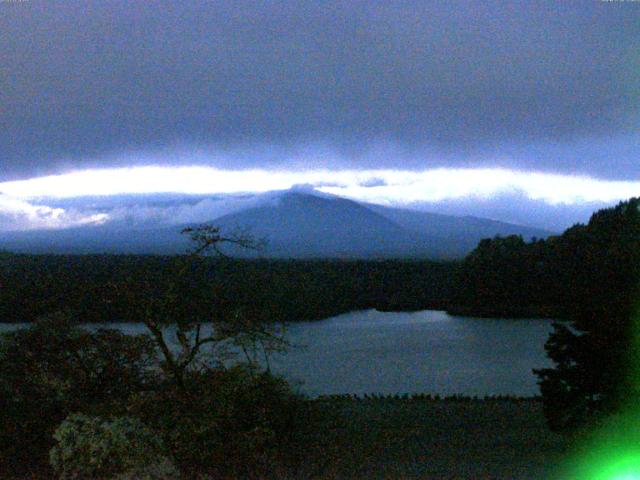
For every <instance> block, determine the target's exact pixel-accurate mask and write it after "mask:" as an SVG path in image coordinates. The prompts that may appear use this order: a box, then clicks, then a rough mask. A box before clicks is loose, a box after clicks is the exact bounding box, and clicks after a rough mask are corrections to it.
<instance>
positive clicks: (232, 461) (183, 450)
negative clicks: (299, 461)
mask: <svg viewBox="0 0 640 480" xmlns="http://www.w3.org/2000/svg"><path fill="white" fill-rule="evenodd" d="M132 412H133V414H135V415H139V416H140V417H141V418H142V419H143V420H144V421H145V422H146V423H147V424H148V425H151V426H153V427H154V428H155V429H156V430H157V431H159V432H161V434H162V436H163V440H164V442H165V445H166V446H167V447H168V448H169V450H170V451H171V452H172V454H173V457H174V459H175V461H176V464H177V465H178V467H179V468H180V470H181V471H182V472H183V473H187V472H188V474H189V475H191V476H194V477H195V476H196V475H197V474H208V475H212V476H213V477H214V478H218V477H223V478H228V477H231V478H268V477H270V476H274V475H275V473H274V468H275V467H276V465H277V464H281V463H282V462H289V461H293V459H292V458H291V456H290V455H288V454H287V451H288V450H294V449H291V445H293V443H294V442H295V441H296V436H297V435H299V434H300V433H301V432H302V431H303V426H305V425H307V423H306V422H305V420H304V419H305V418H307V417H306V415H305V402H303V401H302V399H301V398H300V397H299V396H297V395H295V394H293V393H292V391H291V389H290V387H289V385H288V384H287V383H286V382H285V381H284V380H283V379H281V378H279V377H276V376H273V375H271V374H269V373H265V372H262V373H255V372H252V371H251V370H250V369H247V368H245V367H241V366H237V367H234V368H231V369H227V370H207V371H204V372H199V373H192V374H191V375H190V376H189V377H188V379H187V382H186V390H184V391H183V390H180V389H177V388H175V387H172V386H168V387H167V388H166V389H165V390H163V391H160V392H156V393H147V394H144V395H141V396H139V398H138V399H137V402H134V407H133V410H132ZM296 453H297V452H296Z"/></svg>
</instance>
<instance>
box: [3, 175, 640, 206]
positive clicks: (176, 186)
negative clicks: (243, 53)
mask: <svg viewBox="0 0 640 480" xmlns="http://www.w3.org/2000/svg"><path fill="white" fill-rule="evenodd" d="M300 184H306V185H310V186H313V187H314V188H316V189H317V190H319V191H322V192H326V193H332V194H336V195H341V196H345V197H350V198H353V199H357V200H363V201H369V202H374V203H384V204H410V203H415V202H438V201H443V200H449V199H458V198H465V197H474V196H475V197H481V198H491V197H494V196H497V195H501V194H509V193H521V194H524V195H526V196H527V197H528V198H530V199H532V200H541V201H545V202H547V203H549V204H553V205H556V204H580V203H588V202H611V201H615V200H618V199H625V198H629V197H632V196H636V195H640V181H608V180H599V179H595V178H590V177H584V176H568V175H558V174H547V173H530V172H523V171H513V170H506V169H445V168H441V169H432V170H425V171H418V172H416V171H408V170H338V171H332V170H308V171H301V172H295V171H271V170H259V169H254V170H221V169H216V168H212V167H195V166H194V167H135V168H119V169H103V170H85V171H77V172H71V173H67V174H63V175H54V176H47V177H39V178H33V179H28V180H21V181H13V182H4V183H0V192H2V193H4V194H6V195H9V196H12V197H14V198H19V199H23V200H29V199H35V198H47V197H53V198H72V197H81V196H88V195H117V194H141V193H186V194H214V193H227V194H230V193H241V192H265V191H270V190H284V189H288V188H291V187H293V186H295V185H300Z"/></svg>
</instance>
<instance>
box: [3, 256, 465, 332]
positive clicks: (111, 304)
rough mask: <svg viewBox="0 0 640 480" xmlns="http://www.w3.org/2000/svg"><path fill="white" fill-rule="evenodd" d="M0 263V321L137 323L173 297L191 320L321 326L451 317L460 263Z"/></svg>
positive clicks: (31, 259) (135, 259)
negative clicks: (405, 313) (353, 319)
mask: <svg viewBox="0 0 640 480" xmlns="http://www.w3.org/2000/svg"><path fill="white" fill-rule="evenodd" d="M177 258H178V257H170V256H142V255H15V254H10V253H3V254H0V285H1V286H0V321H1V322H30V321H33V320H35V319H36V318H37V317H39V316H42V315H45V314H48V313H51V312H56V311H59V310H65V311H69V312H73V314H74V315H77V318H78V319H79V320H80V321H83V322H112V321H119V322H135V321H139V320H140V315H141V314H142V312H140V311H139V308H138V307H140V306H141V305H148V303H149V298H150V297H157V298H158V300H160V299H161V297H163V296H166V295H167V294H168V292H169V291H171V292H172V293H173V294H178V295H180V297H181V298H182V299H183V300H184V302H183V308H184V309H185V311H186V310H188V311H189V312H190V314H193V313H194V312H199V313H200V314H201V315H203V316H204V317H206V315H208V314H211V315H214V314H215V315H219V314H220V312H221V311H230V310H233V309H235V308H244V309H246V308H251V309H252V310H253V311H254V312H259V313H260V316H262V317H263V318H265V319H272V320H274V321H298V320H317V319H322V318H326V317H329V316H332V315H337V314H340V313H345V312H349V311H353V310H359V309H368V308H376V309H378V310H420V309H427V308H430V309H445V308H446V307H447V305H448V299H449V298H450V295H451V289H452V281H453V279H454V277H455V274H454V272H455V269H456V268H457V266H458V264H456V263H438V262H428V261H393V260H388V261H338V260H335V261H332V260H308V261H301V260H231V259H218V258H199V259H191V260H188V257H187V256H185V257H184V258H183V259H182V260H183V261H184V260H185V259H187V260H186V261H192V262H193V264H192V265H190V266H189V269H190V271H189V273H188V274H187V275H184V272H183V274H180V275H179V274H177V269H178V268H179V267H178V265H179V262H177V261H176V260H177Z"/></svg>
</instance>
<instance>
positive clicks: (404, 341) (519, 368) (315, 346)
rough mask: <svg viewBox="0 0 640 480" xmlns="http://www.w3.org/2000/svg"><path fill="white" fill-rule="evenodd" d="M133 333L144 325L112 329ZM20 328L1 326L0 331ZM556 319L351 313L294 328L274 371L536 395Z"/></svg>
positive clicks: (309, 386) (386, 390)
mask: <svg viewBox="0 0 640 480" xmlns="http://www.w3.org/2000/svg"><path fill="white" fill-rule="evenodd" d="M110 327H115V328H119V329H121V330H123V331H125V332H129V333H140V332H144V331H145V327H144V325H142V324H119V325H110ZM11 328H15V326H11V325H6V324H0V331H2V330H8V329H11ZM550 331H551V320H504V319H500V320H498V319H495V320H494V319H486V318H482V319H480V318H465V317H455V316H450V315H447V314H446V313H444V312H440V311H433V310H426V311H421V312H411V313H406V312H386V313H383V312H378V311H375V310H367V311H361V312H352V313H348V314H344V315H339V316H337V317H332V318H329V319H326V320H322V321H318V322H302V323H294V324H290V325H289V327H288V331H287V338H288V339H289V340H290V341H291V342H292V343H294V344H295V345H297V346H296V347H295V348H293V349H291V350H290V351H289V352H288V353H287V354H285V355H277V356H275V357H274V358H273V359H272V368H273V370H274V371H276V372H278V373H282V374H283V375H284V376H285V377H286V378H287V379H289V380H290V381H292V382H294V383H296V384H297V385H299V388H300V390H301V391H303V392H304V393H307V394H309V395H312V396H316V395H321V394H341V393H357V394H365V393H381V394H395V393H432V394H436V393H437V394H440V395H449V394H455V393H459V394H465V395H497V394H503V395H506V394H510V395H534V394H537V393H538V387H537V385H536V377H535V376H534V375H533V373H532V372H531V369H532V368H540V367H545V366H549V365H550V362H549V360H548V359H547V357H546V356H545V351H544V343H545V341H546V339H547V337H548V335H549V333H550Z"/></svg>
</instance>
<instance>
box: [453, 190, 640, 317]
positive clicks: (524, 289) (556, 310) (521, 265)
mask: <svg viewBox="0 0 640 480" xmlns="http://www.w3.org/2000/svg"><path fill="white" fill-rule="evenodd" d="M637 206H638V201H637V200H636V199H633V200H631V201H629V202H623V203H620V204H619V205H618V206H616V207H614V208H609V209H604V210H600V211H598V212H596V213H594V214H593V215H592V217H591V219H590V221H589V223H588V224H586V225H583V224H577V225H574V226H573V227H571V228H569V229H568V230H566V231H565V232H564V233H563V234H562V235H559V236H554V237H549V238H548V239H546V240H542V239H537V240H536V239H532V241H530V242H525V241H524V240H523V239H522V237H520V236H509V237H503V238H501V237H496V238H493V239H485V240H482V241H481V242H480V243H479V244H478V246H477V248H476V249H475V250H474V251H473V252H472V253H471V254H470V255H469V256H468V257H467V258H466V259H465V261H464V262H463V264H462V267H461V269H460V270H459V272H458V278H457V279H456V281H455V285H456V287H455V292H454V293H453V295H452V304H453V305H454V306H451V307H450V308H449V310H450V311H451V312H455V313H467V314H472V315H478V316H491V317H514V316H521V317H522V316H547V317H555V318H563V319H573V318H575V317H576V316H579V312H577V310H579V309H582V308H588V309H592V308H593V306H594V305H598V304H601V305H612V303H618V304H625V305H626V304H629V302H630V300H631V299H630V298H628V296H629V295H630V294H632V293H631V292H632V291H633V289H631V288H630V282H633V281H634V279H635V278H636V269H637V259H636V256H637V246H638V240H639V237H638V234H639V233H640V230H639V229H638V211H637Z"/></svg>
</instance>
